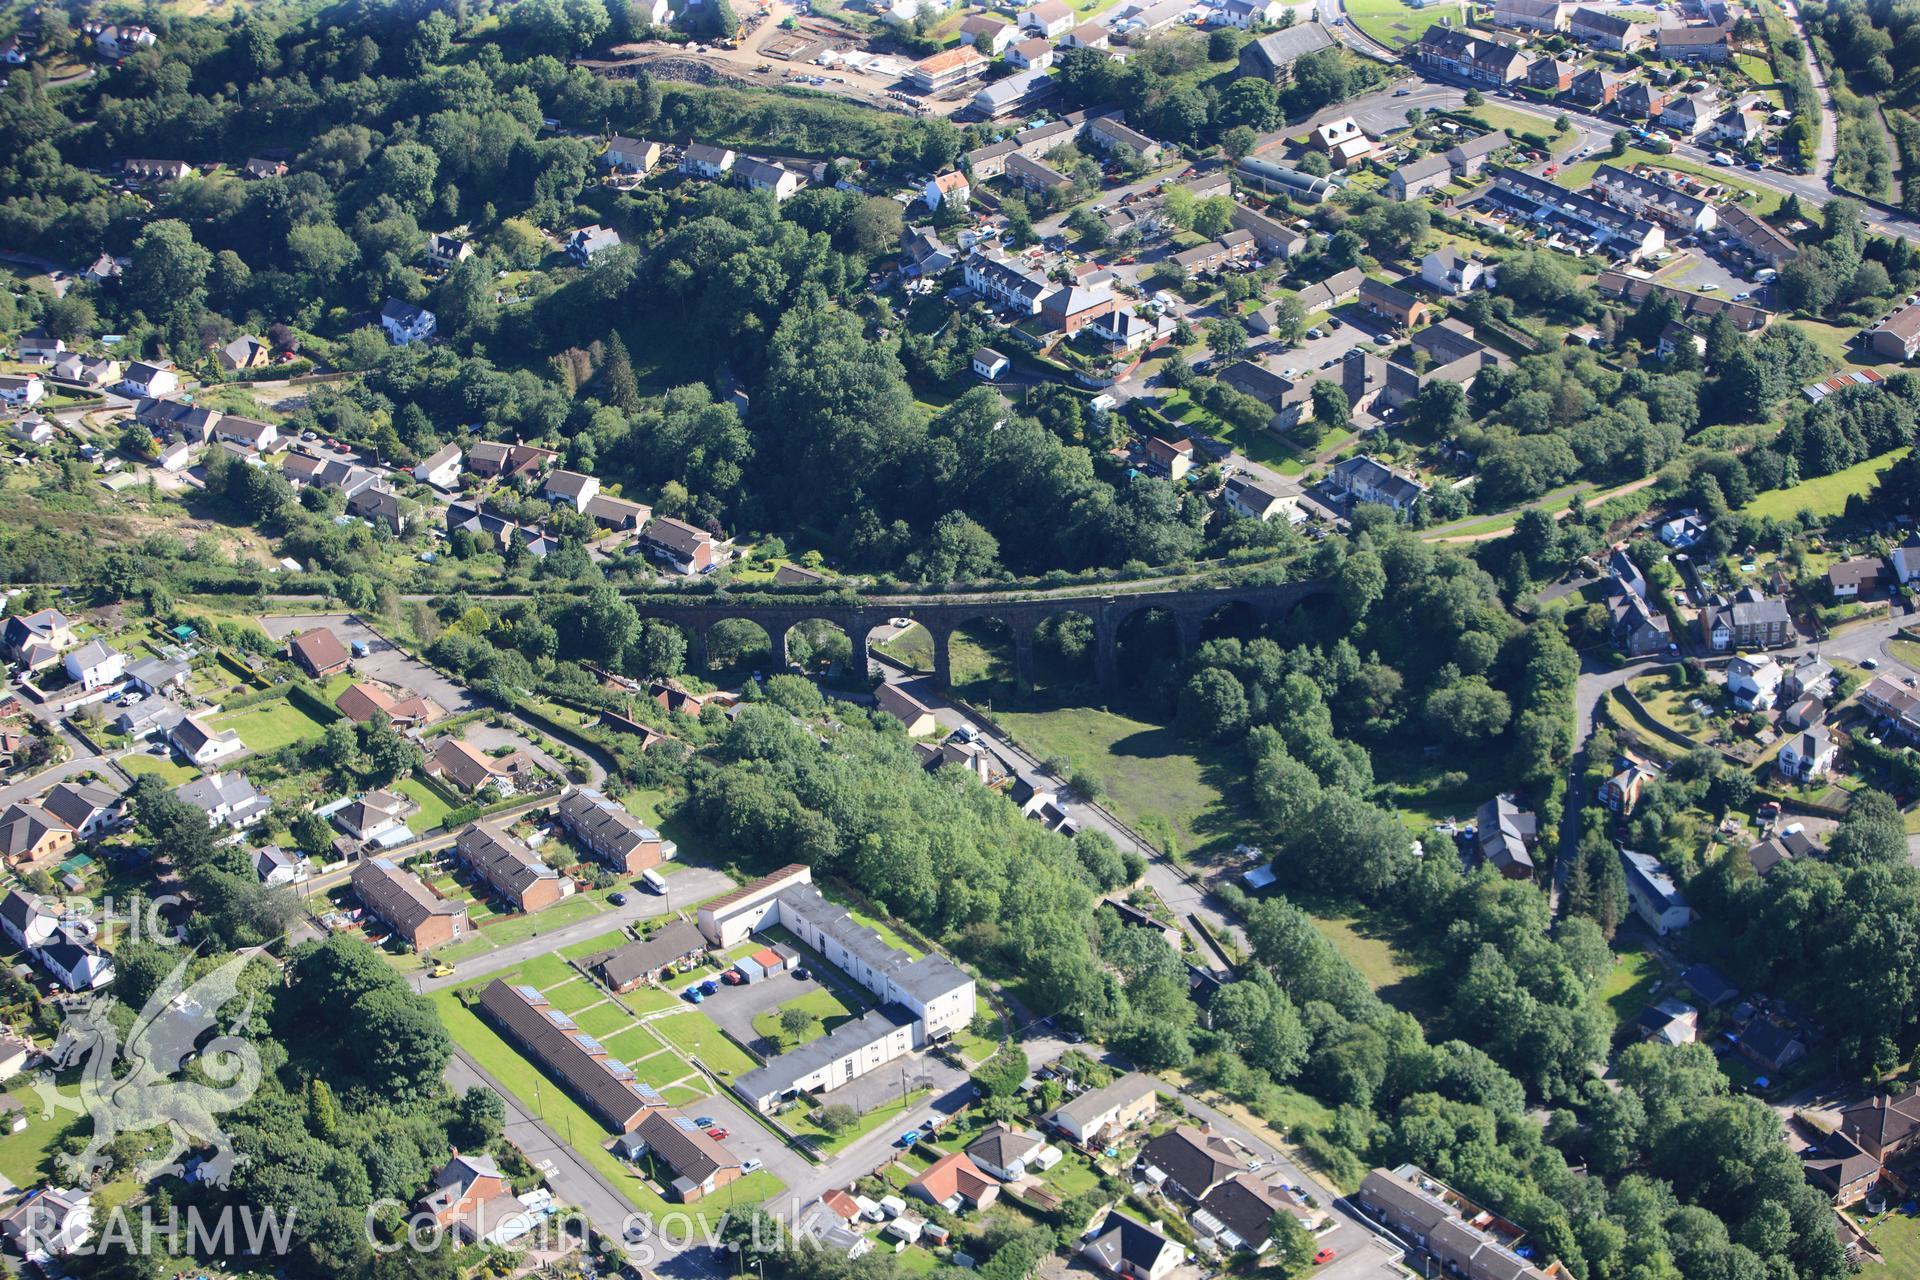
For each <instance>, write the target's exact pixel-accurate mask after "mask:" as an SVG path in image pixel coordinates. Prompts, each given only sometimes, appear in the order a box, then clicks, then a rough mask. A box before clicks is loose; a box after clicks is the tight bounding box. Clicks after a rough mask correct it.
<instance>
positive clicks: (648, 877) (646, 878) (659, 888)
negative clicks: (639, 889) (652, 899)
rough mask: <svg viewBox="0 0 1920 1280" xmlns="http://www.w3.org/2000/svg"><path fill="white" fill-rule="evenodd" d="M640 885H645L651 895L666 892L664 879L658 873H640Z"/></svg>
mask: <svg viewBox="0 0 1920 1280" xmlns="http://www.w3.org/2000/svg"><path fill="white" fill-rule="evenodd" d="M640 883H641V884H643V885H645V886H646V887H647V889H648V891H649V892H652V893H665V892H666V891H667V880H666V877H665V876H663V875H661V874H660V873H659V872H658V871H642V872H641V873H640Z"/></svg>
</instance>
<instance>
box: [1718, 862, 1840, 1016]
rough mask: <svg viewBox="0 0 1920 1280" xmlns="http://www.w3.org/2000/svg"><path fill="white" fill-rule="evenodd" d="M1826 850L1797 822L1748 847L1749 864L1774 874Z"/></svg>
mask: <svg viewBox="0 0 1920 1280" xmlns="http://www.w3.org/2000/svg"><path fill="white" fill-rule="evenodd" d="M1826 852H1827V851H1826V850H1825V849H1823V848H1821V847H1820V846H1819V845H1818V844H1816V843H1814V840H1813V837H1812V836H1809V835H1808V834H1807V833H1806V830H1805V829H1804V828H1802V827H1801V826H1799V825H1798V824H1795V825H1794V826H1793V827H1792V828H1791V829H1789V830H1787V831H1783V832H1781V833H1780V834H1779V835H1777V836H1768V837H1767V838H1766V839H1765V840H1762V841H1761V842H1760V843H1759V844H1756V845H1754V846H1753V847H1752V848H1750V849H1748V850H1747V864H1748V865H1749V866H1751V867H1752V868H1753V873H1754V874H1755V875H1757V876H1761V877H1765V876H1769V875H1772V874H1773V872H1774V870H1775V869H1776V868H1777V867H1779V865H1780V864H1781V863H1783V862H1792V861H1793V860H1795V859H1796V858H1818V857H1824V856H1825V855H1826ZM1696 994H1697V993H1696Z"/></svg>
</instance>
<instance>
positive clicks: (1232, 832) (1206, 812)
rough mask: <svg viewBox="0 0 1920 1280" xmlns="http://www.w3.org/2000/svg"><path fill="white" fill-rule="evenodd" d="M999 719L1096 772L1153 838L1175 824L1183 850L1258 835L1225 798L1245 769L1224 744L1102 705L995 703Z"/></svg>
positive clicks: (1213, 849) (1045, 751)
mask: <svg viewBox="0 0 1920 1280" xmlns="http://www.w3.org/2000/svg"><path fill="white" fill-rule="evenodd" d="M994 718H995V719H996V720H998V721H999V722H1000V723H1001V724H1002V725H1003V726H1005V728H1006V729H1007V731H1008V732H1010V733H1011V734H1013V736H1014V737H1015V738H1016V739H1018V740H1019V742H1020V744H1021V745H1022V746H1024V747H1026V748H1027V749H1028V750H1029V751H1031V752H1033V754H1034V755H1036V756H1038V757H1040V758H1041V759H1043V760H1045V759H1048V758H1051V757H1054V756H1060V757H1063V758H1065V759H1066V760H1068V761H1069V762H1070V763H1071V764H1072V766H1073V767H1074V769H1075V770H1076V771H1077V770H1085V771H1087V772H1089V773H1091V774H1093V775H1094V776H1096V777H1098V778H1099V779H1100V780H1101V781H1102V782H1103V783H1104V784H1105V785H1106V788H1107V791H1108V793H1109V796H1108V799H1107V801H1106V803H1107V805H1108V806H1109V807H1110V808H1111V809H1113V811H1114V812H1115V813H1117V814H1118V815H1119V816H1120V818H1121V820H1122V821H1124V822H1126V823H1127V824H1128V825H1130V826H1132V827H1134V828H1135V829H1137V830H1139V831H1140V832H1141V833H1142V834H1144V835H1146V836H1147V837H1148V838H1149V839H1157V838H1159V836H1160V834H1161V833H1162V832H1163V831H1165V830H1169V829H1170V830H1171V831H1172V834H1173V838H1174V842H1175V844H1176V846H1177V848H1178V851H1179V853H1180V854H1181V855H1189V854H1193V853H1196V852H1201V851H1205V852H1208V853H1220V852H1224V851H1226V850H1229V849H1231V848H1232V847H1233V846H1234V845H1235V844H1236V843H1238V842H1239V841H1241V840H1243V839H1251V838H1254V837H1255V835H1256V832H1255V829H1254V825H1253V823H1252V822H1250V821H1248V820H1247V818H1246V816H1245V815H1244V814H1242V813H1240V812H1238V811H1237V810H1236V809H1235V808H1234V807H1233V806H1232V805H1231V804H1230V803H1229V802H1228V800H1227V798H1226V795H1225V791H1226V789H1227V788H1229V787H1234V786H1237V785H1238V784H1239V782H1240V779H1241V775H1242V773H1243V770H1242V769H1241V768H1240V766H1239V762H1238V761H1236V760H1234V759H1232V758H1230V756H1229V753H1227V752H1225V751H1222V750H1218V749H1216V748H1212V747H1206V746H1195V745H1194V744H1193V743H1190V742H1187V741H1185V740H1184V739H1182V738H1180V737H1178V736H1177V735H1175V733H1174V732H1173V731H1172V730H1171V729H1168V728H1166V727H1165V726H1163V725H1157V724H1151V723H1148V722H1147V721H1144V720H1135V719H1133V718H1131V717H1129V716H1126V715H1122V714H1121V713H1119V712H1117V711H1107V710H1104V709H1102V708H1098V707H1063V708H1060V709H1059V710H1056V711H1040V712H1028V711H1007V710H1004V709H996V710H995V713H994Z"/></svg>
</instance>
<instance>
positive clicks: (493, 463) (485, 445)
mask: <svg viewBox="0 0 1920 1280" xmlns="http://www.w3.org/2000/svg"><path fill="white" fill-rule="evenodd" d="M559 456H560V455H559V454H558V453H555V452H554V451H553V450H552V449H542V448H540V447H538V446H537V445H531V444H518V443H515V444H502V443H499V442H496V441H492V440H482V441H481V442H480V443H478V444H476V445H474V446H473V448H472V449H470V450H468V453H467V468H468V470H470V471H472V472H473V473H474V474H475V475H477V476H505V477H506V478H508V479H513V478H514V477H516V476H530V475H537V474H538V473H539V472H541V471H543V470H545V469H546V468H547V466H548V465H550V464H551V463H552V462H553V460H554V459H555V458H557V457H559Z"/></svg>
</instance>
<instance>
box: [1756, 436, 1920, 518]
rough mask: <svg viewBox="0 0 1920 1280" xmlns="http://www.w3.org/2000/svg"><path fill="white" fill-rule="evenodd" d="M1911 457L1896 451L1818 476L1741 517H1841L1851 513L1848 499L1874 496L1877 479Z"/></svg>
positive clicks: (1762, 500) (1764, 498)
mask: <svg viewBox="0 0 1920 1280" xmlns="http://www.w3.org/2000/svg"><path fill="white" fill-rule="evenodd" d="M1907 453H1908V450H1907V449H1905V448H1902V449H1895V450H1894V451H1893V452H1892V453H1883V454H1881V455H1880V456H1879V457H1877V458H1868V459H1867V460H1866V461H1865V462H1856V463H1855V464H1854V465H1853V466H1851V467H1848V468H1847V469H1846V470H1845V471H1836V472H1834V473H1833V474H1832V475H1830V476H1815V477H1814V478H1813V479H1811V480H1802V481H1801V482H1800V483H1799V484H1796V485H1794V486H1792V487H1791V488H1788V489H1772V490H1769V491H1767V492H1766V493H1763V494H1760V495H1759V496H1757V497H1756V498H1754V500H1753V501H1752V502H1749V503H1748V504H1747V505H1746V506H1744V507H1742V508H1741V509H1740V510H1741V514H1743V515H1750V516H1759V517H1762V518H1764V517H1766V516H1772V517H1773V518H1774V519H1776V520H1786V519H1790V518H1791V517H1793V516H1796V515H1798V514H1799V513H1800V512H1802V511H1811V512H1813V513H1814V514H1815V515H1819V516H1835V515H1839V514H1840V513H1841V512H1842V511H1845V510H1846V509H1847V499H1848V498H1850V497H1852V496H1853V495H1854V494H1856V493H1858V494H1863V495H1864V494H1866V493H1868V492H1870V491H1871V490H1872V489H1873V482H1874V478H1875V477H1876V476H1878V475H1879V474H1880V473H1881V472H1882V471H1885V470H1886V469H1887V468H1888V467H1890V466H1892V465H1893V464H1894V463H1896V462H1898V461H1900V459H1902V458H1904V457H1906V456H1907Z"/></svg>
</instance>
